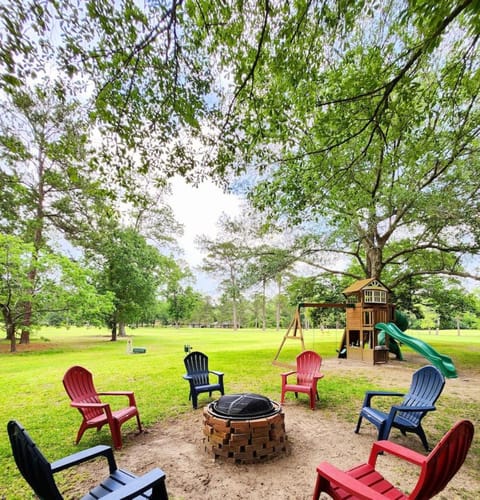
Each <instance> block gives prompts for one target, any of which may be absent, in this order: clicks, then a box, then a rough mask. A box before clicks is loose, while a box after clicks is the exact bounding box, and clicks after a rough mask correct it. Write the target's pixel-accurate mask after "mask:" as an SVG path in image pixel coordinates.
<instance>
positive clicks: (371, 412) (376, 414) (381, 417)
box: [362, 407, 416, 429]
mask: <svg viewBox="0 0 480 500" xmlns="http://www.w3.org/2000/svg"><path fill="white" fill-rule="evenodd" d="M362 416H363V417H364V418H366V419H367V420H368V421H369V422H371V423H372V424H374V425H375V426H377V427H378V426H380V425H381V424H382V422H385V421H386V420H387V418H388V413H385V412H383V411H380V410H377V409H376V408H369V407H365V408H362ZM394 423H395V426H396V427H398V428H401V429H410V428H411V429H414V428H416V426H415V425H413V424H412V422H411V421H410V420H408V419H406V418H404V417H402V416H401V415H398V414H397V415H396V416H395V418H394Z"/></svg>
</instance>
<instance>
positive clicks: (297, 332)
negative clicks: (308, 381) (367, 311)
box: [272, 302, 355, 368]
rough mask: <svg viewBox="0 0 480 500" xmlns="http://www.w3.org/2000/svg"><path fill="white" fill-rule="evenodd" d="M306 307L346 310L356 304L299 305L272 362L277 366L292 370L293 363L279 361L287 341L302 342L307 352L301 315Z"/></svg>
mask: <svg viewBox="0 0 480 500" xmlns="http://www.w3.org/2000/svg"><path fill="white" fill-rule="evenodd" d="M305 307H313V308H322V309H333V308H336V309H346V308H347V307H355V306H354V304H349V303H345V302H340V303H334V302H323V303H320V302H302V303H301V304H298V306H297V308H296V309H295V314H294V315H293V319H292V321H291V323H290V326H289V327H288V330H287V332H286V333H285V335H284V336H283V339H282V342H281V344H280V347H279V348H278V351H277V354H276V355H275V358H274V359H273V361H272V364H274V365H276V366H283V367H286V368H291V367H292V363H286V362H282V361H280V360H279V359H278V357H279V356H280V352H281V351H282V348H283V346H284V344H285V342H286V340H287V339H293V340H300V342H301V344H302V352H303V351H305V341H304V338H303V329H302V319H301V315H300V311H301V309H302V308H305Z"/></svg>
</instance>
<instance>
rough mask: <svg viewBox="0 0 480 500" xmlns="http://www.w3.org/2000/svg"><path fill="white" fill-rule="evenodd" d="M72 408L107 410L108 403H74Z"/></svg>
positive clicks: (71, 404)
mask: <svg viewBox="0 0 480 500" xmlns="http://www.w3.org/2000/svg"><path fill="white" fill-rule="evenodd" d="M70 406H71V407H73V408H103V409H105V408H107V407H108V406H110V405H109V404H108V403H83V402H82V401H72V402H71V403H70Z"/></svg>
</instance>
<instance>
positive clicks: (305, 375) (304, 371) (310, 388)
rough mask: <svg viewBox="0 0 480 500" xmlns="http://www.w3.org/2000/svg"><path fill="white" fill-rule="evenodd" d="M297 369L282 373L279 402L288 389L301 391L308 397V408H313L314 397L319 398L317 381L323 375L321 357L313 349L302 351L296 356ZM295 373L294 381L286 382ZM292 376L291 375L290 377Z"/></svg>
mask: <svg viewBox="0 0 480 500" xmlns="http://www.w3.org/2000/svg"><path fill="white" fill-rule="evenodd" d="M296 364H297V369H296V370H292V371H289V372H286V373H282V374H281V376H282V398H281V404H283V403H284V401H285V393H286V392H288V391H290V392H294V393H295V397H296V398H298V393H299V392H303V393H305V394H308V395H309V397H310V408H311V409H312V410H314V409H315V397H316V398H317V399H319V396H318V391H317V382H318V381H319V380H320V379H321V378H322V377H323V374H322V373H320V366H321V365H322V357H321V356H320V354H317V353H316V352H314V351H303V352H301V353H300V354H299V355H298V356H297V358H296ZM295 374H296V382H295V383H288V377H290V376H293V375H295ZM292 378H293V377H292Z"/></svg>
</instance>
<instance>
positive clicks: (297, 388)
mask: <svg viewBox="0 0 480 500" xmlns="http://www.w3.org/2000/svg"><path fill="white" fill-rule="evenodd" d="M311 390H312V386H311V385H301V384H285V391H290V392H306V393H309V392H310V391H311Z"/></svg>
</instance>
